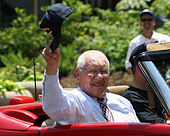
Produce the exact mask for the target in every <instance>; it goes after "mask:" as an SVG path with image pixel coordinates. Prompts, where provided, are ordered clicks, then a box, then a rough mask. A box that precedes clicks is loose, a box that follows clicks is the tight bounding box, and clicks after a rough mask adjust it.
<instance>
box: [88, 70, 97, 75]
mask: <svg viewBox="0 0 170 136" xmlns="http://www.w3.org/2000/svg"><path fill="white" fill-rule="evenodd" d="M96 72H97V71H96V70H89V73H90V74H95V73H96Z"/></svg>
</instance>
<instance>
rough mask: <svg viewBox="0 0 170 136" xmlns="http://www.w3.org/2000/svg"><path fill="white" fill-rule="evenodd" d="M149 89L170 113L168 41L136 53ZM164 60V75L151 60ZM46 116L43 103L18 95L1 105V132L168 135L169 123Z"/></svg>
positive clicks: (16, 135)
mask: <svg viewBox="0 0 170 136" xmlns="http://www.w3.org/2000/svg"><path fill="white" fill-rule="evenodd" d="M133 59H134V61H135V62H136V64H137V65H138V67H139V68H140V71H141V73H142V74H143V76H144V77H145V79H146V81H147V82H148V84H149V85H150V86H151V88H152V90H153V91H154V92H155V93H156V94H157V96H158V98H159V100H160V101H161V103H162V105H163V107H164V108H165V110H166V112H167V114H168V115H167V116H169V115H170V89H169V83H168V81H169V78H170V77H169V76H170V43H163V44H160V43H155V44H149V45H148V46H147V51H145V52H142V53H140V54H138V55H136V56H135V57H133ZM155 60H159V61H166V66H167V72H166V76H165V77H163V76H162V75H161V72H159V70H161V69H159V68H158V67H156V66H155V65H154V63H153V61H155ZM47 119H48V116H47V115H46V114H45V113H44V112H43V110H42V103H41V102H36V101H35V100H34V99H33V98H31V97H26V96H17V97H13V98H11V100H10V103H9V105H7V106H2V107H0V136H95V135H97V136H168V135H169V136H170V125H169V124H156V123H82V124H63V125H61V124H60V125H56V126H43V125H42V123H43V122H44V121H45V120H47Z"/></svg>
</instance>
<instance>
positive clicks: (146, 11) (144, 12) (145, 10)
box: [139, 9, 154, 17]
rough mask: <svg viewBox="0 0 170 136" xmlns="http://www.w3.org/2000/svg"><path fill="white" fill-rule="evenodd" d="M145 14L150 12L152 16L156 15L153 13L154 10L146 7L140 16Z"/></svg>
mask: <svg viewBox="0 0 170 136" xmlns="http://www.w3.org/2000/svg"><path fill="white" fill-rule="evenodd" d="M144 14H150V15H151V16H154V15H153V12H152V11H150V10H149V9H144V10H142V11H141V12H140V14H139V15H140V17H141V16H142V15H144Z"/></svg>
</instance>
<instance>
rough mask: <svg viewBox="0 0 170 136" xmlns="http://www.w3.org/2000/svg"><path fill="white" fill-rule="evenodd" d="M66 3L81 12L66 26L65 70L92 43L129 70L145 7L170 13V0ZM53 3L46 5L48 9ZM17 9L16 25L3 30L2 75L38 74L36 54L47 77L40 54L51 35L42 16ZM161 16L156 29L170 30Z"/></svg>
mask: <svg viewBox="0 0 170 136" xmlns="http://www.w3.org/2000/svg"><path fill="white" fill-rule="evenodd" d="M63 4H66V5H68V6H70V7H73V8H75V9H76V12H75V13H73V14H72V15H70V16H69V17H68V18H67V19H66V20H65V21H64V23H63V26H62V37H61V43H60V48H61V54H62V56H61V60H60V66H59V67H60V76H66V75H67V74H68V73H69V72H70V71H73V69H74V68H75V66H76V60H77V57H78V56H79V55H80V53H82V52H84V51H85V50H89V49H97V50H100V51H102V52H104V53H105V54H106V56H107V57H108V59H109V60H110V62H111V65H110V66H111V71H112V72H114V71H117V70H121V71H125V69H124V62H125V57H126V52H127V49H128V45H129V42H130V40H131V39H132V38H133V37H135V36H136V35H138V34H139V33H140V32H141V28H140V26H139V12H140V11H141V10H142V9H144V8H150V9H151V10H153V11H154V13H155V15H156V16H157V17H158V16H160V15H161V16H162V15H163V16H167V15H169V14H170V13H169V12H170V2H169V0H154V1H153V2H152V1H151V0H137V1H136V0H121V1H120V2H119V3H118V4H117V6H116V10H115V11H111V10H109V9H107V10H102V9H99V8H95V9H93V8H92V7H91V5H88V4H86V5H85V4H83V3H82V2H80V1H79V0H65V1H64V2H63ZM160 5H161V6H160ZM48 7H49V6H46V7H43V8H42V9H43V10H44V11H45V10H46V9H47V8H48ZM16 13H17V14H18V17H17V18H16V19H14V20H13V22H12V24H11V25H12V26H11V27H9V28H5V29H4V30H3V31H2V33H0V54H1V55H0V58H1V69H0V79H4V80H7V79H10V80H13V81H23V80H33V72H34V70H33V56H35V62H36V75H37V76H36V77H37V80H42V77H43V71H44V69H45V62H44V60H43V58H42V56H41V55H40V54H41V52H42V48H43V47H44V46H45V45H46V44H47V43H48V41H49V39H51V37H50V36H49V35H48V34H47V33H46V32H44V31H42V30H41V29H40V28H39V24H40V21H38V20H37V18H36V17H35V16H34V15H27V14H26V12H25V10H24V9H17V8H16ZM161 21H162V23H161V25H160V26H157V27H158V28H157V30H156V31H158V32H161V33H164V34H167V35H170V20H169V19H164V20H161ZM33 51H34V53H33Z"/></svg>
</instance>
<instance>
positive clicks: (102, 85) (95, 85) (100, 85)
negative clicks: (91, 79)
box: [93, 83, 104, 87]
mask: <svg viewBox="0 0 170 136" xmlns="http://www.w3.org/2000/svg"><path fill="white" fill-rule="evenodd" d="M93 86H94V87H104V84H96V83H95V84H93Z"/></svg>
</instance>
